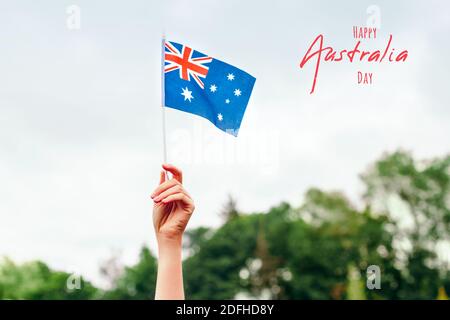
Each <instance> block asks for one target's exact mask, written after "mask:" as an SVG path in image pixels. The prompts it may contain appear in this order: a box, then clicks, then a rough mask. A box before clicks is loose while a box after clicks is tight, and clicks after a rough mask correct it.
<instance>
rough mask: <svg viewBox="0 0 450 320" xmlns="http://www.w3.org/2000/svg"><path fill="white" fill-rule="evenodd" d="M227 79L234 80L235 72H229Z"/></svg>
mask: <svg viewBox="0 0 450 320" xmlns="http://www.w3.org/2000/svg"><path fill="white" fill-rule="evenodd" d="M227 79H228V80H230V81H233V80H234V74H232V73H229V74H228V75H227Z"/></svg>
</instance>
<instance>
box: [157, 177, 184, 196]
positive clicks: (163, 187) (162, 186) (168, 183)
mask: <svg viewBox="0 0 450 320" xmlns="http://www.w3.org/2000/svg"><path fill="white" fill-rule="evenodd" d="M177 184H180V183H179V182H178V181H177V180H175V179H170V180H167V181H164V182H163V183H161V184H160V185H159V186H158V187H157V188H156V189H155V191H153V193H152V195H151V197H152V199H153V198H155V197H156V196H158V195H159V194H160V193H161V192H163V191H166V190H167V189H169V188H171V187H173V186H174V185H177Z"/></svg>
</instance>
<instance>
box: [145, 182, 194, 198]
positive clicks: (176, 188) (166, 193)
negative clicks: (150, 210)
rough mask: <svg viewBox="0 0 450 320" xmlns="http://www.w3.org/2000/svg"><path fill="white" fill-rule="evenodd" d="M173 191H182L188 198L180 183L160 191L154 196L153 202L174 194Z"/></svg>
mask: <svg viewBox="0 0 450 320" xmlns="http://www.w3.org/2000/svg"><path fill="white" fill-rule="evenodd" d="M175 193H184V194H185V195H186V196H187V197H188V198H190V196H189V195H188V194H187V192H186V191H185V190H184V189H183V186H182V185H181V184H176V185H174V186H173V187H171V188H169V189H167V190H166V191H164V192H161V193H160V194H159V195H158V196H156V197H155V198H154V199H153V200H154V201H155V202H158V201H161V200H162V199H164V198H166V197H168V196H170V195H172V194H175Z"/></svg>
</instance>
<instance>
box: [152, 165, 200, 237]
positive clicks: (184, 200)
mask: <svg viewBox="0 0 450 320" xmlns="http://www.w3.org/2000/svg"><path fill="white" fill-rule="evenodd" d="M163 168H164V169H165V170H167V171H169V172H170V173H172V175H173V178H172V179H170V180H166V174H165V172H164V171H161V175H160V181H159V186H158V187H157V188H156V190H155V191H154V192H153V194H152V195H151V197H152V199H153V201H154V207H153V225H154V227H155V232H156V237H157V239H158V242H159V241H164V240H175V241H181V238H182V236H183V232H184V229H185V228H186V225H187V223H188V221H189V218H190V217H191V215H192V212H193V211H194V208H195V207H194V202H193V201H192V198H191V196H190V195H189V194H188V193H187V192H186V190H184V188H183V185H182V182H183V176H182V173H181V171H180V170H179V169H178V168H176V167H174V166H172V165H169V164H164V165H163Z"/></svg>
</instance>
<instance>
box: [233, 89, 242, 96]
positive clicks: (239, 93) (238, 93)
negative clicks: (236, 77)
mask: <svg viewBox="0 0 450 320" xmlns="http://www.w3.org/2000/svg"><path fill="white" fill-rule="evenodd" d="M241 93H242V92H241V90H239V89H236V90H234V95H235V96H236V97H239V96H240V95H241Z"/></svg>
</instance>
